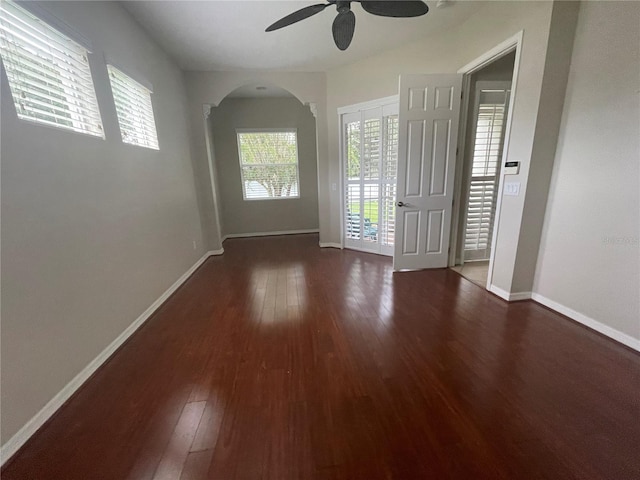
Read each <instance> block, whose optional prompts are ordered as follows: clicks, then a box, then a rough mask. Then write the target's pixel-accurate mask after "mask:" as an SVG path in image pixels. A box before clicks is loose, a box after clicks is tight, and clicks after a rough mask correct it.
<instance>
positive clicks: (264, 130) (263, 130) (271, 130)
mask: <svg viewBox="0 0 640 480" xmlns="http://www.w3.org/2000/svg"><path fill="white" fill-rule="evenodd" d="M243 133H295V138H296V163H295V166H296V182H297V186H298V193H297V195H296V196H287V197H260V198H247V192H246V184H245V181H244V169H243V167H245V166H252V165H251V164H244V163H243V162H242V149H241V148H240V134H243ZM236 144H237V147H238V165H239V166H240V182H241V184H242V199H243V200H244V201H246V202H256V201H258V202H260V201H269V200H298V199H300V198H301V197H300V193H301V188H300V151H299V144H298V129H297V128H236ZM265 165H292V164H289V163H268V164H265Z"/></svg>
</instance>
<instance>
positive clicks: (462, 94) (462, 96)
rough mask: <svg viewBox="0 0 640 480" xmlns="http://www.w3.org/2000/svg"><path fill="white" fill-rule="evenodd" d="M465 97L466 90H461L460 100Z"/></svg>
mask: <svg viewBox="0 0 640 480" xmlns="http://www.w3.org/2000/svg"><path fill="white" fill-rule="evenodd" d="M463 98H464V90H460V100H462V99H463Z"/></svg>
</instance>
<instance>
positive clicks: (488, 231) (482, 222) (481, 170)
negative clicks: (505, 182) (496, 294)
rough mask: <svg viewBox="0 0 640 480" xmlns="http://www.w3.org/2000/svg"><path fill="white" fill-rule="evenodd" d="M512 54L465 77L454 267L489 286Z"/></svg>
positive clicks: (512, 68)
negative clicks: (465, 87) (466, 95)
mask: <svg viewBox="0 0 640 480" xmlns="http://www.w3.org/2000/svg"><path fill="white" fill-rule="evenodd" d="M514 64H515V52H511V53H509V54H507V55H505V56H504V57H502V58H499V59H497V60H495V61H493V62H491V63H489V64H488V65H486V66H485V67H483V68H482V69H480V70H478V71H476V72H474V73H473V74H472V75H470V77H469V83H468V85H469V89H468V92H469V95H468V97H467V99H468V100H467V105H466V106H465V107H464V108H466V122H465V124H464V130H465V138H464V149H463V151H464V154H463V162H462V172H461V176H462V182H461V189H460V192H461V194H460V202H459V209H458V212H457V218H458V222H457V225H456V227H457V228H456V242H455V245H456V248H455V265H454V266H453V267H452V269H453V270H454V271H456V272H458V273H460V274H461V275H462V276H464V277H466V278H467V279H468V280H470V281H472V282H474V283H476V284H478V285H480V286H482V287H483V288H485V287H486V285H487V277H488V273H489V261H490V258H491V246H492V240H493V234H494V230H495V228H494V227H495V220H496V205H497V200H498V185H499V175H500V170H501V168H500V167H501V163H502V157H503V150H504V141H505V133H506V125H507V123H508V112H509V103H510V100H511V80H512V77H513V70H514Z"/></svg>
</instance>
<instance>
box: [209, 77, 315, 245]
mask: <svg viewBox="0 0 640 480" xmlns="http://www.w3.org/2000/svg"><path fill="white" fill-rule="evenodd" d="M227 90H229V91H228V92H227V93H226V94H225V95H224V97H223V98H221V99H220V101H219V102H218V103H217V104H211V105H205V109H204V113H205V123H204V126H205V137H206V143H207V154H208V160H209V173H210V181H211V187H212V195H213V200H214V210H215V212H214V215H215V217H216V223H217V226H218V232H219V235H220V238H219V245H220V246H222V242H224V240H225V239H227V238H233V237H248V236H262V235H281V234H292V233H312V232H313V233H315V232H318V231H319V206H318V183H319V182H318V145H317V125H316V111H315V108H314V107H315V104H310V103H306V104H305V102H304V101H303V100H304V99H303V98H300V97H299V96H298V95H296V94H295V93H294V92H291V91H289V90H288V89H286V88H283V87H281V86H279V85H277V84H275V83H273V82H269V81H264V82H262V81H255V80H254V81H250V82H246V83H243V84H242V85H240V86H237V87H235V88H232V89H231V88H230V87H229V86H228V87H227V88H226V89H224V90H222V91H227ZM251 142H253V143H251ZM256 142H257V143H256ZM274 142H275V143H274ZM283 142H285V143H286V142H288V143H286V144H285V143H283ZM256 148H259V149H261V151H260V152H259V154H257V153H256V152H254V151H253V150H252V149H256ZM285 151H288V152H290V156H289V157H287V158H284V157H282V155H281V154H282V153H283V152H285ZM248 157H251V158H248ZM256 162H258V163H260V165H257V164H255V163H256ZM283 163H288V165H284V164H283ZM222 252H223V249H222V248H220V250H219V251H217V252H216V253H222Z"/></svg>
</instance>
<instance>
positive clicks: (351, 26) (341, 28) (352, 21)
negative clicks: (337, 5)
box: [331, 10, 356, 50]
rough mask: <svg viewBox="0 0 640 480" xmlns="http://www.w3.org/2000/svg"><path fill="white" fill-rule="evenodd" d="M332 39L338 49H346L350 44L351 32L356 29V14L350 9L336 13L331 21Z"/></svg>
mask: <svg viewBox="0 0 640 480" xmlns="http://www.w3.org/2000/svg"><path fill="white" fill-rule="evenodd" d="M331 29H332V30H333V41H334V42H336V47H338V48H339V49H340V50H346V49H347V48H348V47H349V45H350V44H351V39H352V38H353V32H355V30H356V16H355V14H354V13H353V12H352V11H351V10H347V11H346V12H340V13H338V16H337V17H336V19H335V20H334V21H333V26H332V27H331Z"/></svg>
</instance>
